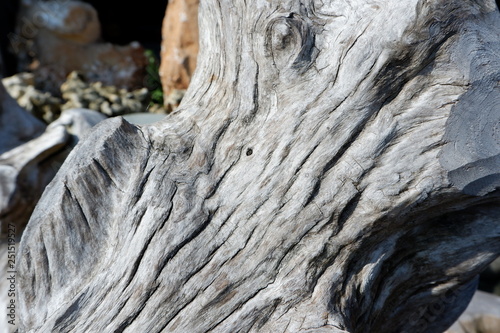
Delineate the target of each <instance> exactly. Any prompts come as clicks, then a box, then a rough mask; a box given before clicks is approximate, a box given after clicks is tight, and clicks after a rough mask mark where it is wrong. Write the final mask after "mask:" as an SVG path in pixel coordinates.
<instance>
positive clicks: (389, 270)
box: [18, 0, 500, 333]
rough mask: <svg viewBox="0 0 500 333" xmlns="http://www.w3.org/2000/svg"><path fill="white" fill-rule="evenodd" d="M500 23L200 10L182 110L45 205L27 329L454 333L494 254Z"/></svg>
mask: <svg viewBox="0 0 500 333" xmlns="http://www.w3.org/2000/svg"><path fill="white" fill-rule="evenodd" d="M499 28H500V17H499V14H498V12H497V10H496V5H495V3H494V2H493V1H481V2H479V1H458V0H456V1H455V0H451V1H450V0H448V1H438V0H432V1H417V0H404V1H401V0H398V1H396V0H391V1H371V2H366V1H349V2H345V1H309V2H299V1H285V0H277V1H264V0H256V1H252V2H248V1H240V0H233V1H216V0H207V1H202V2H201V3H200V52H201V53H200V55H199V57H198V59H199V62H198V67H197V70H196V73H195V75H194V77H193V80H192V82H191V86H190V88H189V90H188V92H187V94H186V96H185V97H184V100H183V103H182V105H181V107H180V109H179V110H178V111H177V112H175V113H173V114H172V115H170V116H168V117H166V118H165V119H164V120H162V121H160V122H158V123H155V124H152V125H149V126H143V127H140V126H133V125H131V124H129V123H127V122H126V121H124V120H123V119H111V120H107V121H105V122H103V123H101V124H100V125H98V126H97V127H96V129H95V130H94V132H93V133H92V135H91V136H90V137H89V138H87V139H86V140H84V141H82V142H80V143H79V144H78V146H77V147H76V148H75V150H73V151H72V153H71V154H70V156H69V157H68V159H67V160H66V162H65V164H64V165H63V166H62V168H61V170H60V172H59V173H58V174H57V175H56V177H55V179H54V180H53V182H52V183H51V184H50V185H49V187H48V188H47V190H46V192H45V193H44V195H43V197H42V199H41V201H40V202H39V204H38V206H37V208H36V210H35V212H34V214H33V216H32V218H31V220H30V222H29V225H28V228H27V229H26V231H25V233H24V235H23V238H22V241H21V246H20V248H19V253H20V264H19V265H18V271H19V304H20V307H21V316H20V332H209V331H210V332H342V331H344V332H352V333H354V332H356V333H358V332H384V333H385V332H412V333H415V332H417V333H418V332H426V333H432V332H442V331H444V330H445V329H446V328H447V327H448V326H450V325H451V324H452V323H453V322H454V321H455V320H456V318H457V317H458V316H459V314H460V312H461V311H463V310H464V309H465V307H466V306H467V303H468V301H469V300H470V298H471V297H472V294H473V292H474V289H475V285H476V280H477V274H478V273H479V272H480V271H481V270H483V269H484V268H485V267H486V266H487V265H488V263H489V262H491V261H492V260H494V259H495V258H496V257H498V255H499V254H500V224H499V223H498V222H499V216H500V205H499V203H500V200H499V196H498V194H499V193H498V189H497V186H496V185H494V186H489V185H486V186H482V185H480V186H478V187H477V189H476V187H474V186H476V185H475V184H476V183H475V181H480V182H485V181H486V179H489V178H488V177H490V176H493V177H495V174H497V173H498V164H495V163H496V161H495V160H494V159H495V158H496V157H495V156H496V155H497V154H498V150H497V148H495V147H488V148H485V147H484V146H485V145H489V143H491V142H493V141H495V140H496V138H497V136H493V138H490V137H489V136H488V135H487V134H486V135H485V134H483V133H482V130H483V128H482V126H476V125H474V126H472V127H470V131H472V132H470V131H467V130H465V128H466V127H467V126H468V125H469V123H470V122H468V120H467V119H468V118H467V115H468V114H469V112H472V111H471V110H472V109H474V112H475V117H473V118H474V119H475V121H477V122H474V123H473V124H488V126H490V127H491V128H492V130H493V129H494V128H495V125H490V122H491V121H496V120H498V109H495V108H494V105H495V103H496V101H498V95H495V94H494V90H491V89H490V90H488V89H487V88H488V87H493V83H494V80H493V79H492V78H493V77H494V76H495V75H497V74H498V73H499V68H498V65H497V63H498V61H497V60H498V59H497V58H496V57H497V54H498V51H499V50H500V48H499V46H498V41H500V34H499ZM478 59H479V60H480V61H479V60H478ZM478 61H479V62H478ZM474 64H476V65H474ZM472 72H473V73H472ZM483 88H484V89H486V90H482V89H483ZM481 91H483V94H484V95H483V97H484V98H483V99H481V98H480V93H481ZM490 92H491V93H490ZM478 94H479V95H478ZM476 106H481V107H476ZM482 106H484V107H482ZM486 106H488V107H486ZM476 118H477V119H476ZM470 124H472V123H470ZM457 133H467V138H465V139H463V138H462V136H461V135H456V134H457ZM493 133H496V132H495V131H494V130H493ZM461 140H465V142H466V143H465V146H466V147H468V146H469V145H470V144H469V143H470V142H473V144H472V145H473V148H471V149H470V150H469V152H470V154H468V155H464V156H462V148H461V147H462V145H461V143H460V142H461ZM454 142H456V144H454ZM481 142H482V143H481ZM495 142H496V143H498V142H497V141H495ZM455 155H457V156H456V157H455ZM487 159H492V161H491V163H490V162H487V161H486V160H487ZM482 160H484V161H485V162H484V163H490V164H484V165H487V166H488V168H485V169H487V170H486V171H485V170H482V169H481V170H482V171H481V172H478V173H475V175H474V176H471V177H468V176H464V175H458V176H457V172H458V171H456V170H460V168H462V167H466V165H468V164H470V163H475V162H479V163H483V162H482ZM483 168H484V167H483ZM495 184H496V183H495ZM468 186H469V187H468ZM470 186H473V187H474V189H472V190H470V188H471V187H470Z"/></svg>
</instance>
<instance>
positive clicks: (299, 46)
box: [265, 13, 317, 72]
mask: <svg viewBox="0 0 500 333" xmlns="http://www.w3.org/2000/svg"><path fill="white" fill-rule="evenodd" d="M312 30H313V29H312V24H311V23H308V22H307V20H306V19H305V18H303V17H301V16H300V15H297V14H295V13H290V14H288V15H287V16H279V17H275V18H274V19H272V20H271V21H270V22H269V24H268V25H267V28H266V45H265V50H266V56H267V57H269V58H271V59H272V61H273V64H274V66H275V67H276V68H277V69H278V70H282V69H285V68H288V67H290V68H293V69H295V70H298V71H299V72H304V71H305V70H307V69H308V68H309V66H310V65H311V63H312V62H313V61H314V59H315V57H316V54H317V49H316V48H315V47H314V43H315V34H314V32H313V31H312Z"/></svg>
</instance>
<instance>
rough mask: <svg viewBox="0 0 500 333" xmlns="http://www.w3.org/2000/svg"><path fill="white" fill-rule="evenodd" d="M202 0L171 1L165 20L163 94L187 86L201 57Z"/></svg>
mask: <svg viewBox="0 0 500 333" xmlns="http://www.w3.org/2000/svg"><path fill="white" fill-rule="evenodd" d="M198 4H199V0H172V1H170V2H169V3H168V6H167V11H166V14H165V19H164V20H163V31H162V36H163V41H162V47H161V66H160V77H161V82H162V86H163V93H164V95H170V93H171V92H172V91H173V90H184V89H186V88H187V87H188V85H189V82H190V80H191V76H192V75H193V72H194V69H195V67H196V57H197V55H198Z"/></svg>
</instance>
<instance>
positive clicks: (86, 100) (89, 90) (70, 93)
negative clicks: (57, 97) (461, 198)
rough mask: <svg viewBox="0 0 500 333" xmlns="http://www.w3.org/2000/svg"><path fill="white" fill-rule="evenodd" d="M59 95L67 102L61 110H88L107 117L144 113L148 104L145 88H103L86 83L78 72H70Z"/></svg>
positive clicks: (99, 85)
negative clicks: (133, 89) (131, 89)
mask: <svg viewBox="0 0 500 333" xmlns="http://www.w3.org/2000/svg"><path fill="white" fill-rule="evenodd" d="M61 93H62V96H63V98H64V99H65V100H66V101H67V102H66V103H65V104H64V105H62V107H61V108H62V109H63V110H66V109H72V108H89V109H92V110H96V111H99V112H101V113H103V114H105V115H107V116H108V117H113V116H119V115H124V114H127V113H136V112H144V111H145V110H146V108H147V105H148V103H149V93H148V90H147V89H146V88H141V89H137V90H135V91H128V90H125V89H118V88H116V87H114V86H105V85H103V84H102V83H101V82H94V83H87V82H86V78H85V77H84V76H83V75H82V74H81V73H78V72H72V73H70V75H69V76H68V79H67V80H66V82H64V83H63V84H62V85H61Z"/></svg>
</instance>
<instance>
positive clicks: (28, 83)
mask: <svg viewBox="0 0 500 333" xmlns="http://www.w3.org/2000/svg"><path fill="white" fill-rule="evenodd" d="M2 82H3V84H4V86H5V88H6V89H7V91H8V92H9V94H10V95H11V96H12V97H13V98H14V99H15V100H17V102H18V103H19V105H21V106H22V107H23V108H24V109H26V110H27V111H29V112H30V113H32V114H33V115H34V116H36V117H37V118H39V119H42V120H44V121H45V122H46V123H51V122H53V121H54V120H56V119H57V118H59V115H60V114H61V111H62V110H67V109H73V108H85V109H91V110H95V111H99V112H101V113H103V114H105V115H106V116H108V117H114V116H120V115H125V114H130V113H140V112H154V113H163V114H164V113H167V112H170V111H172V110H173V109H175V107H176V106H177V105H178V104H179V102H180V100H181V99H182V97H183V95H184V92H183V91H176V92H175V94H172V96H168V97H167V107H163V106H162V105H156V104H152V103H151V98H150V94H149V91H148V89H147V88H142V89H137V90H133V91H127V90H125V89H118V88H116V87H114V86H104V85H103V84H102V83H101V82H93V83H88V82H86V80H85V77H84V76H83V75H82V74H81V73H79V72H76V71H75V72H72V73H70V74H69V75H68V78H67V80H66V81H65V82H64V83H63V84H62V85H61V88H60V91H61V96H62V98H61V97H58V96H54V95H52V94H50V93H49V92H43V91H40V90H38V89H36V88H35V78H34V75H33V74H32V73H18V74H16V75H14V76H11V77H8V78H4V79H2Z"/></svg>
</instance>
